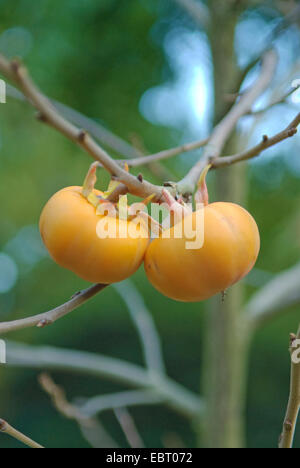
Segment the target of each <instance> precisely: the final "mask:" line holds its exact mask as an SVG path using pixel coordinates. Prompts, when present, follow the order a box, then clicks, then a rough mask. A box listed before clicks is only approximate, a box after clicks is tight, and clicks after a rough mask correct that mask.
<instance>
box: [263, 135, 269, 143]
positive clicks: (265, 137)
mask: <svg viewBox="0 0 300 468" xmlns="http://www.w3.org/2000/svg"><path fill="white" fill-rule="evenodd" d="M262 139H263V142H264V143H267V141H268V140H269V137H268V135H263V137H262Z"/></svg>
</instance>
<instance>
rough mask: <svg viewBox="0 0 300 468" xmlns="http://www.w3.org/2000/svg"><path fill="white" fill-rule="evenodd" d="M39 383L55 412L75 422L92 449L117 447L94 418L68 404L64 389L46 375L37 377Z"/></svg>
mask: <svg viewBox="0 0 300 468" xmlns="http://www.w3.org/2000/svg"><path fill="white" fill-rule="evenodd" d="M39 383H40V385H41V387H42V389H43V390H44V391H45V392H46V393H47V394H48V395H49V396H50V398H51V400H52V403H53V406H54V407H55V408H56V410H57V411H58V412H59V413H61V414H62V415H63V416H64V417H65V418H67V419H71V420H74V421H76V423H77V424H78V426H79V428H80V430H81V432H82V435H83V437H84V438H85V439H86V440H87V441H88V443H89V444H90V445H91V446H92V447H93V448H117V447H118V444H117V443H116V442H115V441H114V440H113V439H112V438H111V436H110V435H109V434H108V433H107V432H106V430H105V429H104V427H103V426H102V424H100V422H99V421H98V420H97V419H96V418H93V417H91V416H87V415H86V414H85V413H83V412H82V411H81V409H80V408H79V407H78V406H75V405H72V404H71V403H69V402H68V400H67V398H66V394H65V391H64V389H63V388H62V387H59V386H58V385H56V383H55V382H54V381H53V380H52V379H51V377H50V376H49V375H48V374H45V373H44V374H41V375H40V376H39Z"/></svg>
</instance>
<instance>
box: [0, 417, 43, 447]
mask: <svg viewBox="0 0 300 468" xmlns="http://www.w3.org/2000/svg"><path fill="white" fill-rule="evenodd" d="M0 432H3V433H5V434H7V435H9V436H11V437H13V438H14V439H16V440H18V441H19V442H22V443H23V444H24V445H27V446H28V447H30V448H35V449H42V448H44V447H42V446H41V445H40V444H37V443H36V442H34V440H32V439H30V438H29V437H27V436H26V435H24V434H22V433H21V432H19V431H17V430H16V429H15V428H13V427H12V426H10V425H9V424H8V423H7V422H6V421H4V420H3V419H0Z"/></svg>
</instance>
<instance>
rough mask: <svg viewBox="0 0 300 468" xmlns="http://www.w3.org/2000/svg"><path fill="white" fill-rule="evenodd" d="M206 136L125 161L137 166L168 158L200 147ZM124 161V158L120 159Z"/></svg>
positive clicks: (206, 139) (206, 141)
mask: <svg viewBox="0 0 300 468" xmlns="http://www.w3.org/2000/svg"><path fill="white" fill-rule="evenodd" d="M208 140H209V139H208V138H205V139H202V140H199V141H195V142H192V143H186V144H184V145H180V146H177V147H176V148H171V149H168V150H164V151H159V152H158V153H154V154H150V155H149V156H142V157H140V158H135V159H128V160H127V161H126V162H127V163H128V165H129V167H138V166H145V165H147V164H151V163H153V162H155V161H162V160H164V159H169V158H172V157H174V156H178V155H179V154H182V153H188V152H190V151H194V150H196V149H199V148H202V146H205V145H206V144H207V143H208ZM121 161H123V162H124V160H121Z"/></svg>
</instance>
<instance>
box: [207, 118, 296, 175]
mask: <svg viewBox="0 0 300 468" xmlns="http://www.w3.org/2000/svg"><path fill="white" fill-rule="evenodd" d="M299 125H300V113H299V114H298V115H297V116H296V117H295V119H294V120H293V121H292V122H291V123H290V124H289V126H288V127H287V128H286V129H285V130H283V131H282V132H279V133H277V134H276V135H274V136H273V137H271V138H269V137H268V136H267V135H264V136H263V139H262V141H261V143H259V144H258V145H256V146H254V148H251V149H249V150H247V151H243V152H242V153H238V154H234V155H232V156H223V157H221V158H220V157H219V158H212V159H211V164H212V167H213V168H215V169H217V168H219V167H227V166H231V165H232V164H235V163H238V162H241V161H247V160H249V159H253V158H256V157H257V156H259V155H260V154H261V153H262V151H264V150H266V149H268V148H271V147H272V146H274V145H277V144H278V143H280V142H281V141H284V140H286V139H287V138H290V137H293V136H294V135H295V134H296V133H297V127H298V126H299Z"/></svg>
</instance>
